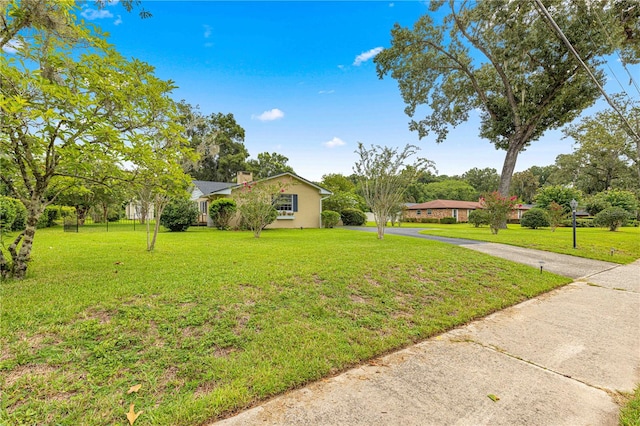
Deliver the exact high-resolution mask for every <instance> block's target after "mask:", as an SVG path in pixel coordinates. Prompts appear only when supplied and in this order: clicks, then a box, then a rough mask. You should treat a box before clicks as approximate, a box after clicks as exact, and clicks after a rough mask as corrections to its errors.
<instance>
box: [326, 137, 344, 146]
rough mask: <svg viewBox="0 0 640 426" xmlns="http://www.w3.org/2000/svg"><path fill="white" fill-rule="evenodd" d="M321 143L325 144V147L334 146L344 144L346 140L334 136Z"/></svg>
mask: <svg viewBox="0 0 640 426" xmlns="http://www.w3.org/2000/svg"><path fill="white" fill-rule="evenodd" d="M322 145H324V146H326V147H327V148H335V147H336V146H342V145H346V142H345V141H343V140H342V139H340V138H338V137H334V138H333V139H331V140H330V141H326V142H323V143H322Z"/></svg>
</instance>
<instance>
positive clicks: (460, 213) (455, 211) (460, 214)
mask: <svg viewBox="0 0 640 426" xmlns="http://www.w3.org/2000/svg"><path fill="white" fill-rule="evenodd" d="M480 208H482V207H481V206H480V203H479V202H477V201H457V200H433V201H428V202H426V203H420V204H414V205H412V206H407V207H406V210H405V218H407V219H408V218H414V219H442V218H443V217H455V218H456V220H457V221H458V222H468V221H469V213H471V212H472V211H473V210H476V209H480Z"/></svg>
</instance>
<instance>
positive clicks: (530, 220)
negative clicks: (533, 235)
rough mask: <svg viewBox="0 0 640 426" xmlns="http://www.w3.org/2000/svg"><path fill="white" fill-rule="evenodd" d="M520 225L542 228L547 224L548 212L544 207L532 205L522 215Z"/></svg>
mask: <svg viewBox="0 0 640 426" xmlns="http://www.w3.org/2000/svg"><path fill="white" fill-rule="evenodd" d="M520 225H522V226H524V227H525V228H531V229H537V228H544V227H546V226H549V214H548V213H547V211H546V210H545V209H541V208H539V207H534V208H532V209H531V210H529V211H527V212H525V213H524V214H523V215H522V219H521V220H520Z"/></svg>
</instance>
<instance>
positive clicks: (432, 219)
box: [420, 217, 440, 223]
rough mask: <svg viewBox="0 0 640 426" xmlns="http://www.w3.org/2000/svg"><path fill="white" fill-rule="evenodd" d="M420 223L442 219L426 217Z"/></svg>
mask: <svg viewBox="0 0 640 426" xmlns="http://www.w3.org/2000/svg"><path fill="white" fill-rule="evenodd" d="M420 223H440V220H439V219H436V218H435V217H425V218H422V219H421V220H420Z"/></svg>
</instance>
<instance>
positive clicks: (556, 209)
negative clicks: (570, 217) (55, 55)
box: [547, 201, 567, 232]
mask: <svg viewBox="0 0 640 426" xmlns="http://www.w3.org/2000/svg"><path fill="white" fill-rule="evenodd" d="M547 215H548V218H549V226H551V232H555V231H556V228H557V227H558V226H560V225H561V224H562V221H563V220H564V218H565V217H566V216H567V214H566V213H565V211H564V207H562V206H561V205H560V204H558V203H556V202H555V201H552V202H551V204H549V207H547Z"/></svg>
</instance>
